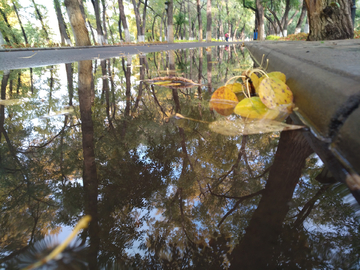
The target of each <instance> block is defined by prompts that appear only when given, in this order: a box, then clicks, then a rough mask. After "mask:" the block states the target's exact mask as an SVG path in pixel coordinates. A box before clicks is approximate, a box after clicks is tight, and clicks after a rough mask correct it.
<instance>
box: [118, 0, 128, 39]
mask: <svg viewBox="0 0 360 270" xmlns="http://www.w3.org/2000/svg"><path fill="white" fill-rule="evenodd" d="M118 3H119V12H120V19H121V23H122V25H123V27H124V33H125V42H130V32H129V28H128V24H127V21H126V16H125V10H124V4H123V0H118Z"/></svg>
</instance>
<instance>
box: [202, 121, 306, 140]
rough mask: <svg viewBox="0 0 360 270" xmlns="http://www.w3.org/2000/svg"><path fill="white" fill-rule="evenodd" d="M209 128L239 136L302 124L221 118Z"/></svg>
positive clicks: (280, 129)
mask: <svg viewBox="0 0 360 270" xmlns="http://www.w3.org/2000/svg"><path fill="white" fill-rule="evenodd" d="M209 128H210V130H212V131H213V132H216V133H220V134H222V135H227V136H240V135H251V134H262V133H270V132H278V131H285V130H295V129H301V128H304V126H297V125H289V124H286V123H283V122H278V121H274V120H258V119H246V118H238V119H232V120H229V119H221V120H218V121H215V122H212V123H210V125H209Z"/></svg>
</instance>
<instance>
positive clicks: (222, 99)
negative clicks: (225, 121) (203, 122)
mask: <svg viewBox="0 0 360 270" xmlns="http://www.w3.org/2000/svg"><path fill="white" fill-rule="evenodd" d="M238 102H239V101H238V99H237V97H236V95H235V93H233V92H232V91H231V88H230V87H228V86H227V85H226V86H221V87H219V88H218V89H217V90H216V91H215V92H214V93H213V94H212V96H211V100H210V108H212V109H214V110H215V111H216V112H217V113H219V114H221V115H223V116H228V115H230V114H232V113H233V111H234V107H235V106H236V104H238Z"/></svg>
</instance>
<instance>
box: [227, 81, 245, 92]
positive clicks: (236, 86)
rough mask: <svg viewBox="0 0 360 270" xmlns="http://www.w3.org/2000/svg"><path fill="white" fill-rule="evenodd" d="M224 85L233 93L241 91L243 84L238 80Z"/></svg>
mask: <svg viewBox="0 0 360 270" xmlns="http://www.w3.org/2000/svg"><path fill="white" fill-rule="evenodd" d="M226 87H228V88H229V89H230V90H231V91H232V92H233V93H235V94H238V93H242V92H243V91H244V86H243V85H242V84H241V83H238V82H236V83H232V84H227V85H226Z"/></svg>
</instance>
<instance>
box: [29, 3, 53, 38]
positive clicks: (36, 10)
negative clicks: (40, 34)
mask: <svg viewBox="0 0 360 270" xmlns="http://www.w3.org/2000/svg"><path fill="white" fill-rule="evenodd" d="M32 2H33V4H34V8H35V12H36V14H37V16H38V19H39V21H40V23H41V26H42V29H43V30H44V32H45V38H46V41H47V42H48V43H50V38H49V34H48V32H47V30H46V27H45V24H44V21H43V18H42V16H41V13H40V11H39V9H38V8H37V5H36V4H35V1H34V0H32Z"/></svg>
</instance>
